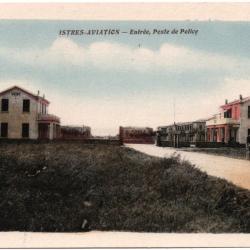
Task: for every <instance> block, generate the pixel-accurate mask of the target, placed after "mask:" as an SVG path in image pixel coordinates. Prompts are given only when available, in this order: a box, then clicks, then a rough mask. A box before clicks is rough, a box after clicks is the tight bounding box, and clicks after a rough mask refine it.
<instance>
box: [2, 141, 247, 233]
mask: <svg viewBox="0 0 250 250" xmlns="http://www.w3.org/2000/svg"><path fill="white" fill-rule="evenodd" d="M0 197H1V200H0V230H2V231H7V230H21V231H52V232H55V231H59V232H63V231H66V232H70V231H71V232H73V231H86V230H116V231H118V230H122V231H146V232H217V233H218V232H250V192H249V191H247V190H244V189H241V188H238V187H235V186H234V185H232V184H230V183H228V182H226V181H224V180H221V179H218V178H215V177H211V176H208V175H207V174H205V173H203V172H200V171H199V170H198V169H196V168H194V167H193V166H192V165H191V164H189V163H188V162H183V161H181V160H180V159H179V157H178V156H173V157H172V158H169V159H160V158H154V157H149V156H146V155H144V154H142V153H138V152H136V151H134V150H131V149H128V148H124V147H119V146H107V145H99V146H95V145H82V144H80V143H62V142H61V143H51V144H19V145H18V144H1V145H0Z"/></svg>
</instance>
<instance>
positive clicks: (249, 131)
mask: <svg viewBox="0 0 250 250" xmlns="http://www.w3.org/2000/svg"><path fill="white" fill-rule="evenodd" d="M249 34H250V22H247V21H246V22H230V21H215V20H214V21H209V20H208V21H98V20H96V21H73V20H71V21H70V20H69V21H63V20H0V37H1V39H0V197H1V199H0V231H2V232H13V231H18V232H67V233H70V232H90V231H100V232H137V233H138V232H144V233H146V232H151V233H216V234H218V233H250V73H249V72H250V57H249V51H250V43H249V38H250V35H249ZM83 235H84V234H83ZM83 237H84V236H83Z"/></svg>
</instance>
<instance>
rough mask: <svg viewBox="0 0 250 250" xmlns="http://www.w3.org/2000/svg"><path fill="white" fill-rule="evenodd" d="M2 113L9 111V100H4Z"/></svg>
mask: <svg viewBox="0 0 250 250" xmlns="http://www.w3.org/2000/svg"><path fill="white" fill-rule="evenodd" d="M2 111H3V112H8V111H9V99H2Z"/></svg>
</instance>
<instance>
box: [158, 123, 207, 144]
mask: <svg viewBox="0 0 250 250" xmlns="http://www.w3.org/2000/svg"><path fill="white" fill-rule="evenodd" d="M205 127H206V121H205V120H197V121H193V122H183V123H174V124H171V125H168V126H160V127H158V130H157V145H158V146H172V147H179V146H190V144H192V143H197V142H205V131H206V129H205Z"/></svg>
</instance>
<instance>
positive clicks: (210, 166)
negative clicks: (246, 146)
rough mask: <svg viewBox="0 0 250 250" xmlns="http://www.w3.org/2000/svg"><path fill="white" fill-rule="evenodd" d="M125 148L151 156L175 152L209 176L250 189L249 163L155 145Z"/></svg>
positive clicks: (164, 155)
mask: <svg viewBox="0 0 250 250" xmlns="http://www.w3.org/2000/svg"><path fill="white" fill-rule="evenodd" d="M126 146H127V147H130V148H133V149H135V150H137V151H140V152H143V153H146V154H148V155H152V156H158V157H167V156H171V155H172V154H173V153H175V152H177V153H178V154H180V156H181V158H182V159H184V160H188V161H190V162H191V163H192V164H194V165H195V166H196V167H197V168H199V169H200V170H202V171H205V172H207V173H208V174H209V175H213V176H217V177H220V178H224V179H226V180H228V181H231V182H232V183H234V184H236V185H238V186H240V187H243V188H247V189H250V161H248V160H240V159H232V158H228V157H224V156H216V155H209V154H204V153H196V152H184V151H181V150H176V149H174V148H162V147H157V146H155V145H145V144H127V145H126Z"/></svg>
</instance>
